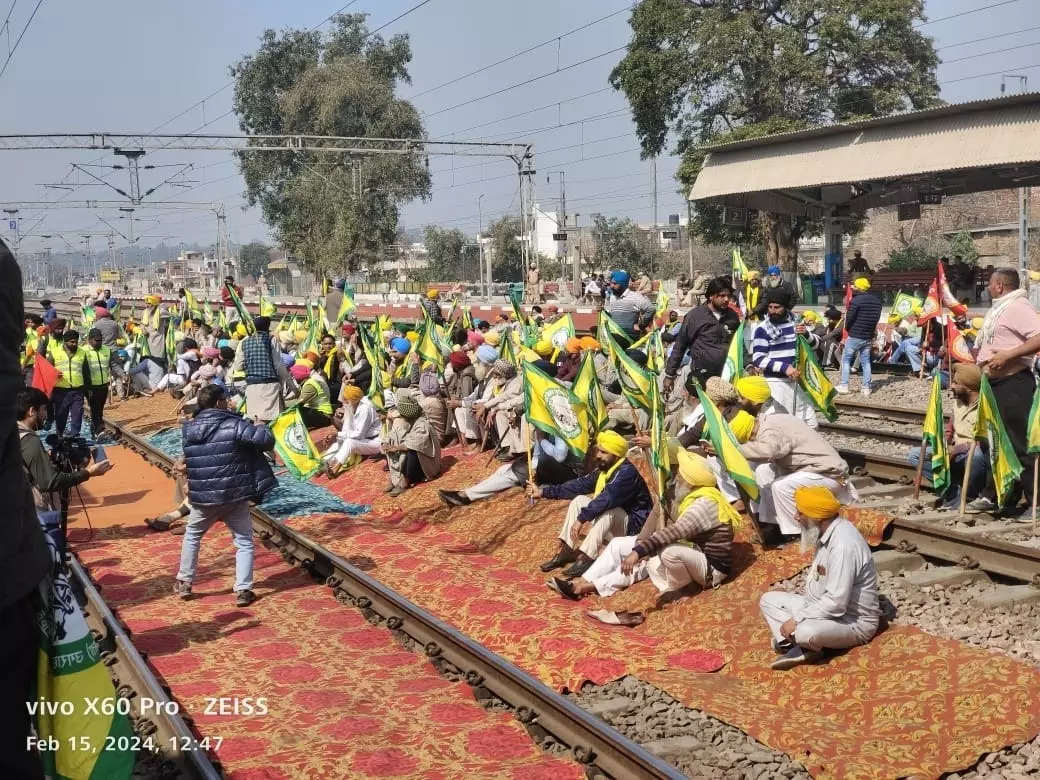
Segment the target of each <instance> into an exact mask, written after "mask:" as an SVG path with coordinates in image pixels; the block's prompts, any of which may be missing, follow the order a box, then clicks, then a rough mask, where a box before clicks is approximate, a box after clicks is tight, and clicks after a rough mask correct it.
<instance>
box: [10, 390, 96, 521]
mask: <svg viewBox="0 0 1040 780" xmlns="http://www.w3.org/2000/svg"><path fill="white" fill-rule="evenodd" d="M47 405H48V401H47V396H46V395H44V393H43V392H42V391H40V390H38V389H37V388H35V387H26V388H23V389H22V390H21V392H19V393H18V398H17V400H16V401H15V411H16V414H17V415H18V439H19V441H20V444H21V450H22V464H23V465H24V466H25V473H26V474H27V475H28V477H29V481H30V483H31V484H32V486H33V487H34V488H36V490H37V491H38V492H39V494H40V495H39V496H37V497H36V504H37V508H38V509H42V510H51V511H58V510H61V509H62V506H63V502H62V499H61V496H62V494H67V493H68V491H69V490H70V489H71V488H73V487H75V486H76V485H79V484H81V483H83V482H86V481H87V480H88V479H90V478H91V477H99V476H101V475H102V474H104V473H106V472H108V471H109V470H110V469H111V468H112V464H111V463H110V462H109V461H107V460H103V461H101V462H100V463H91V464H90V465H89V466H87V467H86V468H82V467H80V468H75V469H70V470H61V469H58V468H56V467H55V465H54V462H53V461H52V460H51V457H50V456H49V455H48V454H47V451H46V450H44V448H43V442H42V441H40V437H39V436H38V435H37V433H36V432H37V431H39V430H42V429H43V428H44V427H45V426H46V425H47ZM65 441H69V440H67V439H66V440H65ZM58 448H59V451H60V448H61V442H60V440H59V443H58ZM84 449H85V446H84ZM86 456H87V458H88V459H89V456H90V450H86ZM77 460H79V458H77ZM66 503H67V502H66Z"/></svg>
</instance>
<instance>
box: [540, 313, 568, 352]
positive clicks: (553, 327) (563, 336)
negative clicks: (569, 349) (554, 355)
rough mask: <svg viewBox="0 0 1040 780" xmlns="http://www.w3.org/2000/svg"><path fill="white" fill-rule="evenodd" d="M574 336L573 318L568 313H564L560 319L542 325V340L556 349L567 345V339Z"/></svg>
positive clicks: (561, 348)
mask: <svg viewBox="0 0 1040 780" xmlns="http://www.w3.org/2000/svg"><path fill="white" fill-rule="evenodd" d="M572 338H574V320H572V319H571V315H570V314H564V315H563V316H562V317H560V319H558V320H556V322H553V323H551V324H549V325H543V326H542V340H543V341H548V342H549V343H550V344H552V345H553V347H555V348H556V349H558V350H563V348H564V347H566V346H567V341H568V339H572Z"/></svg>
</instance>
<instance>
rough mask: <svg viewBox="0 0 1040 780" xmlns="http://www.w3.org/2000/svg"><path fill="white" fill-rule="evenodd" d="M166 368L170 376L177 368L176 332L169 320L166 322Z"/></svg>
mask: <svg viewBox="0 0 1040 780" xmlns="http://www.w3.org/2000/svg"><path fill="white" fill-rule="evenodd" d="M166 368H167V370H168V372H169V373H171V374H172V373H174V371H175V369H176V368H177V331H175V330H174V329H173V322H171V321H170V320H167V321H166Z"/></svg>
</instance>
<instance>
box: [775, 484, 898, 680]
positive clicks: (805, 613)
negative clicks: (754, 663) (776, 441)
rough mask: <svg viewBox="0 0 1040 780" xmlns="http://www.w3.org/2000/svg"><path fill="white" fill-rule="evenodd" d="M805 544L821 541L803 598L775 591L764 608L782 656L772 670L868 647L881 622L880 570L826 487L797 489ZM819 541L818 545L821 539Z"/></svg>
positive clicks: (868, 549) (798, 514) (776, 649)
mask: <svg viewBox="0 0 1040 780" xmlns="http://www.w3.org/2000/svg"><path fill="white" fill-rule="evenodd" d="M795 503H796V505H797V518H798V523H799V524H800V525H801V526H802V528H803V529H804V533H803V537H802V539H803V545H805V544H807V543H810V542H813V541H815V542H816V556H815V557H814V558H813V562H812V566H810V567H809V569H808V571H807V572H806V578H805V591H804V593H802V594H797V593H787V592H783V591H770V592H768V593H765V594H763V595H762V598H761V599H760V600H759V608H760V609H761V610H762V617H764V618H765V620H766V623H767V624H768V625H769V630H770V632H771V633H772V635H773V649H774V650H775V651H776V652H777V653H781V654H782V655H781V657H780V658H778V659H777V660H776V661H774V662H773V664H772V668H773V669H777V670H785V669H790V668H792V667H794V666H798V665H800V664H806V663H814V662H815V661H818V660H820V659H821V658H822V657H823V651H824V650H827V649H833V650H844V649H845V648H849V647H855V646H857V645H862V644H866V643H867V642H869V641H870V640H871V639H872V638H873V637H874V635H875V634H876V633H877V630H878V624H879V622H880V619H881V606H880V603H879V600H878V585H877V570H876V569H875V567H874V559H873V557H872V556H871V553H870V547H869V546H868V545H867V542H866V540H864V539H863V537H862V536H861V535H860V533H859V531H858V530H856V526H854V525H853V524H852V523H850V522H849V521H848V520H846V519H845V518H844V517H841V516H840V514H839V512H840V511H841V505H840V503H839V502H838V499H837V498H836V497H835V496H834V494H833V493H832V492H831V491H829V490H828V489H827V488H824V487H822V486H815V487H800V488H798V489H797V490H796V491H795ZM817 537H818V541H817Z"/></svg>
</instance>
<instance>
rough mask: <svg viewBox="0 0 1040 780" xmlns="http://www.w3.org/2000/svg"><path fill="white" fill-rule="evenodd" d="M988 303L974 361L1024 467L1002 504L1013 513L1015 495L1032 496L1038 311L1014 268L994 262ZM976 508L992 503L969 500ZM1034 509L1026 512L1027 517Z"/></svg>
mask: <svg viewBox="0 0 1040 780" xmlns="http://www.w3.org/2000/svg"><path fill="white" fill-rule="evenodd" d="M989 294H990V299H991V300H992V302H993V306H992V308H991V309H990V310H989V313H987V314H986V318H985V320H983V323H982V328H981V329H980V330H979V336H978V340H977V342H976V348H977V350H978V365H979V367H980V368H981V369H982V371H983V372H984V373H985V374H986V376H987V378H988V379H989V386H990V388H991V389H992V396H993V399H994V401H995V404H996V408H997V411H998V412H999V413H1000V419H1001V421H1002V422H1003V425H1004V430H1005V431H1006V434H1007V437H1008V439H1010V442H1011V447H1012V448H1013V450H1014V454H1015V455H1016V456H1017V457H1018V461H1019V462H1020V463H1021V464H1022V466H1023V469H1022V473H1021V476H1020V479H1019V482H1018V485H1016V486H1015V487H1014V489H1013V490H1012V491H1011V494H1010V495H1009V496H1008V498H1007V500H1006V501H1005V502H1004V510H1005V511H1006V512H1007V513H1009V514H1015V506H1016V505H1017V504H1018V501H1019V497H1020V496H1021V495H1022V494H1024V495H1025V497H1026V500H1027V501H1028V502H1029V503H1030V504H1032V501H1033V480H1032V472H1033V458H1034V457H1035V456H1033V455H1031V454H1030V453H1029V451H1028V444H1027V440H1026V432H1027V430H1028V428H1029V410H1030V408H1031V405H1032V398H1033V392H1034V390H1035V389H1036V382H1035V380H1034V378H1033V372H1032V370H1031V369H1032V366H1033V361H1034V360H1035V358H1036V353H1037V352H1038V351H1040V314H1038V313H1037V311H1036V309H1035V308H1033V305H1032V304H1031V303H1030V302H1029V298H1028V296H1027V295H1026V291H1025V290H1022V289H1020V280H1019V276H1018V271H1016V270H1015V269H1014V268H998V269H997V270H995V271H994V272H993V273H992V275H990V278H989ZM970 507H971V508H972V509H974V510H975V511H991V510H992V509H994V508H995V503H994V502H993V501H992V499H991V498H990V497H989V496H985V497H983V498H980V499H978V500H976V501H973V502H972V503H971V505H970ZM1031 517H1032V515H1031V514H1030V515H1029V518H1030V520H1031Z"/></svg>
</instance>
